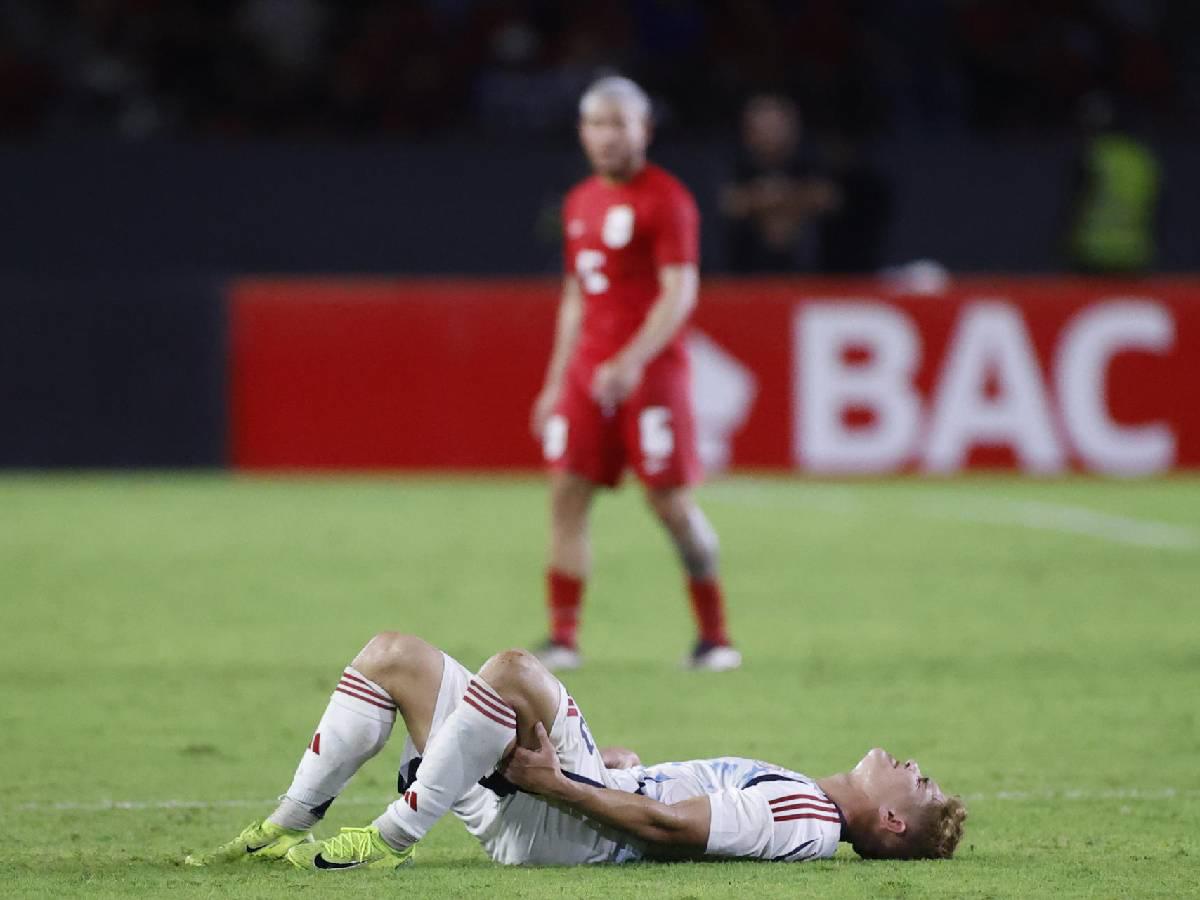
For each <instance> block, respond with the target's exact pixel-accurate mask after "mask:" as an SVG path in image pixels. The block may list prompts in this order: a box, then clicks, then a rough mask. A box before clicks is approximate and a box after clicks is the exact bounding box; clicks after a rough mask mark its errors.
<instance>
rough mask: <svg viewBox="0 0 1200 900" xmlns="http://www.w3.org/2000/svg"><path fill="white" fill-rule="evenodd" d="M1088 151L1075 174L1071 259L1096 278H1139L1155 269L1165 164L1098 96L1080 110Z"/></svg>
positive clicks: (1070, 216)
mask: <svg viewBox="0 0 1200 900" xmlns="http://www.w3.org/2000/svg"><path fill="white" fill-rule="evenodd" d="M1079 123H1080V126H1081V129H1082V132H1083V147H1082V149H1081V152H1080V154H1079V156H1078V157H1077V158H1076V160H1075V163H1074V166H1073V168H1072V172H1071V178H1070V189H1069V197H1068V209H1069V213H1068V225H1067V227H1068V233H1067V240H1066V244H1067V254H1068V262H1069V263H1070V265H1071V267H1072V268H1073V269H1075V270H1076V271H1078V272H1083V273H1093V274H1124V275H1137V274H1141V273H1144V272H1146V271H1148V270H1149V269H1150V267H1151V265H1153V263H1154V255H1155V247H1156V243H1157V235H1156V231H1157V228H1156V218H1157V208H1158V200H1159V181H1160V176H1159V164H1158V160H1157V159H1156V158H1155V155H1154V151H1153V150H1152V149H1151V148H1150V147H1149V146H1147V145H1146V144H1145V143H1143V142H1142V141H1141V140H1139V139H1138V138H1136V137H1135V136H1133V135H1132V134H1130V133H1128V132H1126V131H1124V130H1122V129H1120V128H1118V127H1117V126H1118V123H1117V122H1116V119H1115V114H1114V110H1113V106H1112V103H1111V102H1110V101H1109V99H1108V98H1107V97H1104V96H1103V95H1099V94H1095V95H1091V96H1089V97H1086V98H1085V99H1084V101H1083V102H1082V104H1081V105H1080V110H1079Z"/></svg>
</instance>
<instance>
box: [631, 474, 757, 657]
mask: <svg viewBox="0 0 1200 900" xmlns="http://www.w3.org/2000/svg"><path fill="white" fill-rule="evenodd" d="M646 501H647V502H648V503H649V505H650V508H651V510H653V512H654V514H655V516H656V517H657V518H658V520H659V522H661V523H662V525H663V528H665V529H666V531H667V534H668V535H670V537H671V541H672V543H674V545H675V549H676V550H677V551H678V553H679V559H680V561H681V563H682V564H683V570H684V572H685V573H686V576H687V587H688V594H689V596H690V597H691V601H692V613H693V614H694V615H695V618H696V628H697V632H698V633H697V640H696V646H695V648H694V649H693V651H692V655H691V657H690V659H689V664H690V665H691V666H693V667H695V668H702V669H710V670H714V671H723V670H726V669H734V668H737V667H738V666H739V665H740V664H741V654H740V653H738V652H737V651H736V650H735V649H733V647H732V646H731V644H730V640H729V632H728V629H727V626H726V623H725V602H724V597H723V596H722V592H721V582H720V579H719V577H718V572H717V562H718V548H719V544H718V541H717V533H716V531H715V530H714V529H713V527H712V525H711V524H709V521H708V519H707V517H705V515H704V512H703V510H701V509H700V507H699V505H698V504H697V503H696V500H695V497H694V496H693V494H692V491H691V489H690V488H687V487H647V488H646Z"/></svg>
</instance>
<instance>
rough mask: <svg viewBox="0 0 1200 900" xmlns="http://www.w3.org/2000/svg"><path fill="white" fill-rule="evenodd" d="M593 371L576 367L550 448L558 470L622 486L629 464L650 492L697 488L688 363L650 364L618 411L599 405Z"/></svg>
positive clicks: (550, 427) (553, 423)
mask: <svg viewBox="0 0 1200 900" xmlns="http://www.w3.org/2000/svg"><path fill="white" fill-rule="evenodd" d="M593 371H594V370H593V369H592V367H590V366H572V367H571V370H570V371H569V373H568V375H567V380H566V384H565V386H564V387H563V395H562V397H560V398H559V401H558V406H557V408H556V409H555V414H554V415H553V416H552V417H551V419H550V421H549V423H548V424H547V426H546V434H545V438H544V441H543V445H542V450H543V453H544V455H545V457H546V462H547V463H549V465H550V467H551V468H552V469H555V470H558V471H567V472H572V473H574V474H576V475H580V476H582V477H583V478H586V479H587V480H588V481H590V482H592V483H593V484H598V485H603V486H605V487H616V486H617V485H618V484H620V482H621V475H622V473H623V472H624V470H625V467H626V466H630V467H632V468H633V470H634V471H635V472H637V475H638V478H640V479H641V480H642V483H643V484H645V485H646V486H647V487H652V488H671V487H683V486H685V485H689V484H695V483H696V482H697V481H699V480H700V478H701V476H702V475H703V468H702V466H701V464H700V457H699V455H698V454H697V452H696V428H695V421H694V419H693V416H692V400H691V391H690V382H691V377H690V374H689V371H688V367H687V366H686V365H683V366H680V365H669V366H662V365H660V366H653V365H652V366H650V367H649V368H648V369H647V370H646V373H645V375H644V376H643V378H642V383H641V384H640V385H638V387H637V389H636V390H635V391H634V392H633V393H632V394H631V395H630V396H629V397H628V398H627V399H626V400H625V402H624V403H622V404H621V405H620V406H618V407H617V408H616V409H613V410H608V411H605V410H602V409H601V408H600V406H599V404H597V403H596V401H595V400H593V399H592V395H591V378H592V374H593Z"/></svg>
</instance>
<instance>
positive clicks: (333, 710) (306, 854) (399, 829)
mask: <svg viewBox="0 0 1200 900" xmlns="http://www.w3.org/2000/svg"><path fill="white" fill-rule="evenodd" d="M397 711H399V713H400V715H401V716H402V717H403V718H404V724H405V726H406V727H407V729H408V737H407V739H406V741H405V747H404V756H403V759H402V762H401V770H400V788H399V790H400V793H401V794H402V796H401V798H400V799H398V800H396V801H395V802H394V803H392V804H391V806H389V807H388V808H387V809H386V810H385V811H384V812H383V814H382V815H381V816H379V818H377V819H376V820H375V821H374V823H372V824H371V825H369V826H367V827H366V828H343V829H342V830H341V832H340V833H339V834H338V835H336V836H335V837H333V838H330V839H329V840H326V841H322V842H316V841H314V839H313V837H312V835H311V831H312V828H313V826H314V825H316V824H317V822H318V821H319V820H320V819H321V818H322V817H323V816H324V815H325V813H326V811H327V810H328V809H329V806H330V804H331V803H332V802H333V801H334V798H336V797H337V795H338V794H339V793H340V792H341V791H342V789H343V788H344V787H345V786H346V784H347V782H348V781H349V780H350V778H351V776H353V775H354V773H355V772H357V771H358V769H359V768H360V767H361V766H362V765H363V763H365V762H366V761H367V760H368V759H370V758H371V757H373V756H374V755H375V754H376V753H378V752H379V751H380V750H381V749H382V748H383V745H384V744H385V743H386V742H387V739H388V736H389V735H390V734H391V731H392V726H393V724H394V723H395V720H396V713H397ZM447 811H452V812H453V813H454V814H455V815H456V816H458V818H459V819H461V820H462V822H463V824H464V825H465V826H466V827H467V830H468V831H469V832H470V833H471V834H472V835H474V836H475V837H476V838H477V839H478V840H479V842H480V843H481V844H482V845H483V847H484V849H485V850H486V851H487V853H488V854H489V855H490V856H491V857H492V859H494V860H496V861H497V862H500V863H507V864H521V863H525V864H554V865H579V864H583V863H599V862H627V861H630V860H638V859H655V858H657V859H687V858H693V859H695V858H702V857H740V858H745V859H760V860H771V861H776V862H784V861H786V862H801V861H804V860H809V859H820V858H823V857H828V856H832V855H833V853H834V851H835V850H836V849H837V845H838V842H839V841H848V842H849V843H850V844H851V845H853V847H854V849H855V850H856V851H857V852H858V853H859V854H860V855H862V856H865V857H875V858H891V859H903V858H946V857H949V856H951V855H952V854H953V853H954V848H955V847H956V845H957V844H958V841H959V838H960V837H961V836H962V827H963V820H964V819H965V818H966V809H965V808H964V807H963V804H962V802H961V801H960V800H959V799H958V798H957V797H947V796H946V795H945V794H943V793H942V790H941V788H939V787H938V785H937V784H936V783H935V782H934V781H932V780H930V779H929V778H927V777H925V776H923V775H922V774H921V770H920V768H918V766H917V764H916V763H915V762H906V763H899V762H897V761H896V759H895V758H894V757H892V756H891V755H890V754H888V753H886V752H884V751H883V750H880V749H875V750H871V751H870V752H869V753H867V755H866V756H864V757H863V758H862V760H861V761H860V762H859V763H858V764H857V765H856V766H855V767H854V768H853V769H852V770H850V771H849V772H843V773H840V774H837V775H830V776H829V777H828V778H821V779H817V780H814V779H812V778H808V777H807V776H805V775H800V774H798V773H796V772H792V771H789V770H788V769H784V768H781V767H779V766H774V765H771V764H769V763H763V762H757V761H755V760H749V759H740V758H737V757H722V758H719V759H709V760H696V761H692V762H674V763H662V764H660V765H656V766H643V765H641V763H640V761H639V760H638V757H637V754H635V753H634V752H633V751H631V750H624V749H621V748H605V749H599V748H597V746H596V744H595V742H594V741H593V740H592V736H591V734H590V733H589V732H588V727H587V723H586V721H585V720H584V717H583V714H582V713H581V712H580V709H579V707H578V706H576V704H575V701H574V700H573V699H572V698H571V697H570V695H569V694H568V693H567V690H566V688H565V687H563V685H562V683H561V682H559V681H558V679H557V678H555V677H554V676H553V675H551V674H550V672H549V671H548V670H547V669H546V668H545V667H544V666H543V665H542V664H541V663H540V662H538V660H537V658H536V657H535V656H533V655H532V654H530V653H527V652H525V651H523V650H509V651H506V652H504V653H500V654H498V655H496V656H493V657H492V658H491V659H489V660H488V661H487V663H485V664H484V666H483V668H482V669H480V670H479V673H478V674H477V675H471V673H470V672H468V671H467V670H466V669H465V668H464V667H463V666H462V665H460V664H459V663H458V662H457V661H456V660H454V659H453V658H451V657H450V656H448V655H446V654H444V653H442V652H441V651H440V650H438V649H436V648H435V647H432V646H430V645H429V644H427V643H425V642H424V641H422V640H421V639H419V638H416V637H413V636H411V635H403V634H397V633H390V632H389V633H383V634H379V635H377V636H376V637H374V638H373V639H372V640H371V641H370V642H369V643H368V644H367V645H366V647H364V648H363V650H362V652H360V653H359V654H358V656H357V657H356V658H355V659H354V661H353V663H352V664H351V665H350V667H348V668H347V669H346V670H345V672H344V673H343V675H342V677H341V680H340V681H339V682H338V685H337V687H336V688H335V689H334V693H333V695H332V697H331V698H330V702H329V706H328V707H327V708H326V710H325V714H324V716H322V718H321V721H320V723H319V724H318V726H317V731H316V733H315V734H314V735H313V738H312V742H311V744H310V745H309V747H308V749H307V750H306V751H305V753H304V757H303V758H302V759H301V761H300V766H299V768H298V769H297V770H296V775H295V778H294V780H293V781H292V785H291V787H289V788H288V791H287V793H286V794H285V795H284V797H283V798H282V799H281V800H280V803H279V807H278V808H277V809H276V810H275V812H273V813H271V815H270V816H268V817H267V818H266V819H265V820H263V821H262V822H260V823H258V824H255V825H250V826H249V827H247V828H246V829H245V830H244V831H242V833H241V834H239V835H238V836H237V837H236V838H234V839H233V840H232V841H230V842H229V843H227V844H224V845H222V846H220V847H218V848H217V849H216V850H214V851H212V852H210V853H207V854H197V855H193V856H189V857H188V858H187V860H186V861H187V862H188V863H189V864H191V865H208V864H212V863H219V862H221V863H224V862H238V861H242V860H256V859H265V860H272V859H274V860H277V859H283V858H286V859H287V860H288V861H289V862H291V863H292V864H294V865H296V866H299V867H300V868H304V869H327V870H340V869H354V868H376V869H391V868H396V867H398V866H401V865H404V864H405V863H407V862H409V861H410V859H411V857H412V853H413V845H414V844H416V843H417V842H418V841H420V840H421V838H423V837H424V836H425V834H426V833H427V832H428V831H429V829H430V828H431V827H432V826H433V824H434V823H435V822H437V820H438V819H440V818H441V817H442V816H443V815H444V814H445V813H446V812H447Z"/></svg>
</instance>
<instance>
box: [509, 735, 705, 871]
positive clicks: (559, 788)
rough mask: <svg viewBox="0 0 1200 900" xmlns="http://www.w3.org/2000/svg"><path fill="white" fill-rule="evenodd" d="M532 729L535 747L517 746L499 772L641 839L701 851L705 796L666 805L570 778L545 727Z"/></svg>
mask: <svg viewBox="0 0 1200 900" xmlns="http://www.w3.org/2000/svg"><path fill="white" fill-rule="evenodd" d="M535 730H536V734H537V739H538V742H539V746H538V749H537V750H529V749H527V748H525V747H517V748H516V749H515V750H514V751H513V754H512V756H511V757H509V759H508V762H507V763H506V766H505V769H504V775H505V777H506V778H508V780H509V781H511V782H513V784H515V785H517V786H518V787H520V788H522V789H524V790H526V791H530V792H531V793H534V794H538V795H540V796H542V797H546V798H549V799H552V800H556V801H558V802H559V803H562V804H565V805H566V806H569V807H571V808H572V809H574V810H576V811H577V812H580V813H582V814H583V815H585V816H587V817H588V818H589V819H592V820H594V821H596V822H599V823H600V824H602V825H608V826H610V827H612V828H616V829H619V830H620V831H623V832H625V833H627V834H630V835H633V836H634V837H636V838H638V839H640V840H642V841H646V842H647V843H651V844H659V845H663V846H670V847H673V848H676V849H677V850H689V851H693V852H696V853H703V852H704V850H705V848H706V846H707V845H708V829H709V820H710V816H711V812H710V809H709V800H708V797H706V796H703V795H701V796H699V797H690V798H688V799H687V800H684V801H682V802H680V803H671V804H667V803H660V802H658V801H657V800H652V799H651V798H649V797H644V796H642V795H641V794H631V793H628V792H626V791H616V790H610V789H608V788H603V787H595V786H593V785H591V784H583V783H580V782H577V781H572V780H571V779H569V778H567V777H566V776H565V775H564V774H563V773H562V769H560V768H559V765H558V756H557V754H556V753H555V752H554V745H553V744H551V743H550V736H549V735H548V734H546V728H545V726H544V725H542V723H541V722H538V723H537V725H536V727H535Z"/></svg>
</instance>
